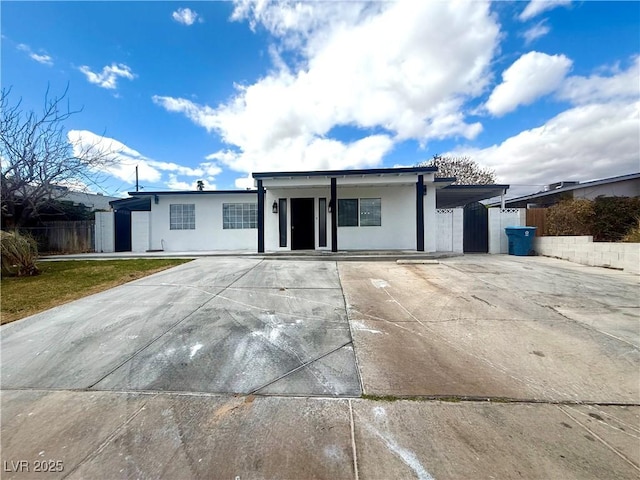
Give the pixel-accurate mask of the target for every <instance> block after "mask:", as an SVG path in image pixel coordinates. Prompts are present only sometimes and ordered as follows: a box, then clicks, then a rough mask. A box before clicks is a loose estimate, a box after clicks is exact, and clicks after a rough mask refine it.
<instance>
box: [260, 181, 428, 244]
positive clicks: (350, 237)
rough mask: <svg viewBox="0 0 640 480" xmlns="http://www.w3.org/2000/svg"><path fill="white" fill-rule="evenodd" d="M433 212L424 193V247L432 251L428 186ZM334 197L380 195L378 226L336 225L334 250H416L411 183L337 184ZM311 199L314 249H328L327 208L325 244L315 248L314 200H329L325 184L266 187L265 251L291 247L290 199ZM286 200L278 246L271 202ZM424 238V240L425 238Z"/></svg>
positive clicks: (275, 218) (274, 216)
mask: <svg viewBox="0 0 640 480" xmlns="http://www.w3.org/2000/svg"><path fill="white" fill-rule="evenodd" d="M432 192H433V193H432V196H433V201H432V203H433V212H432V215H430V216H431V217H432V218H431V221H430V222H429V217H430V216H429V214H428V213H427V208H428V207H427V205H428V201H427V197H428V195H427V196H425V250H426V245H427V242H428V241H431V237H432V238H433V241H431V243H432V244H433V246H432V249H431V250H427V251H435V238H436V218H435V190H433V189H432ZM337 194H338V199H347V198H380V200H381V201H380V204H381V209H382V213H381V225H380V226H368V227H360V226H358V227H338V250H384V249H391V250H395V249H402V250H415V249H416V187H415V185H397V186H362V187H355V186H340V185H338V191H337ZM292 198H313V199H314V236H315V246H316V249H317V250H330V249H331V214H330V213H329V212H328V211H327V245H326V247H319V246H318V245H319V242H318V233H319V232H318V231H319V229H318V218H319V212H318V203H319V202H318V199H319V198H326V199H327V204H328V203H329V201H330V199H331V191H330V188H329V187H315V188H273V187H272V188H269V189H268V190H266V194H265V250H266V251H281V250H291V199H292ZM280 199H286V200H287V246H286V247H280V246H279V238H280V237H279V223H278V222H279V214H274V213H273V212H272V205H273V202H274V201H275V202H278V201H279V200H280ZM427 239H428V240H427Z"/></svg>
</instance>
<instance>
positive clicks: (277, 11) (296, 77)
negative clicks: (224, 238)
mask: <svg viewBox="0 0 640 480" xmlns="http://www.w3.org/2000/svg"><path fill="white" fill-rule="evenodd" d="M236 5H237V7H236V10H235V12H234V14H233V17H232V18H233V19H236V20H244V19H248V20H249V22H250V24H251V26H252V27H253V28H256V27H258V26H262V27H264V28H266V29H267V30H268V31H269V32H270V33H271V34H272V35H273V36H274V37H275V38H276V40H277V42H278V43H277V44H276V45H275V46H272V48H271V49H270V52H271V58H272V59H273V61H274V66H275V69H274V71H272V72H270V73H269V74H267V75H266V76H264V77H263V78H261V79H260V80H258V81H256V82H255V83H253V84H250V85H237V86H236V88H237V91H236V94H235V96H234V97H233V98H232V99H231V100H230V101H228V102H227V103H225V104H222V105H219V106H217V107H210V106H206V105H199V104H196V103H194V102H192V101H191V100H189V99H186V98H174V97H170V96H154V97H153V101H154V102H155V103H157V104H158V105H160V106H162V107H163V108H165V109H166V110H168V111H172V112H180V113H182V114H184V115H185V116H187V117H188V118H189V119H191V121H193V122H194V123H196V124H197V125H200V126H202V127H204V128H206V129H207V130H208V131H212V132H215V133H217V134H219V135H220V136H221V138H222V140H223V141H224V142H225V143H226V144H227V145H228V148H226V149H224V150H221V151H219V152H215V154H214V155H215V157H212V158H215V159H216V160H219V161H220V162H221V163H223V164H225V165H228V166H229V167H230V168H232V169H234V170H236V171H240V172H245V173H248V172H252V171H266V170H301V169H317V168H355V167H369V166H375V165H379V164H380V163H381V161H382V157H383V156H384V155H385V154H386V153H387V152H389V151H390V150H391V149H392V148H393V145H394V144H395V143H397V142H400V141H403V140H406V139H415V140H417V141H418V142H420V143H421V144H425V143H426V142H428V141H429V140H432V139H440V138H446V137H451V136H460V137H464V138H473V137H474V136H476V135H477V134H478V133H479V132H480V131H481V129H482V127H481V125H480V124H479V123H468V122H467V121H466V119H465V115H464V112H463V108H464V105H465V102H466V101H467V100H469V99H470V98H473V97H474V96H477V95H480V94H481V93H482V92H483V91H484V89H485V88H486V86H487V84H488V82H489V81H490V79H491V75H490V71H489V68H490V62H491V59H492V57H493V54H494V51H495V49H496V47H497V43H498V40H499V27H498V25H497V23H496V19H495V18H494V17H493V15H492V14H491V12H490V8H489V5H488V4H487V3H484V2H461V3H455V4H451V3H449V2H400V3H387V2H373V3H354V2H316V3H314V2H310V3H295V4H289V3H285V4H283V3H279V2H268V1H267V2H257V3H256V2H248V1H246V2H245V1H242V2H238V3H237V4H236ZM425 25H447V36H448V37H450V38H455V39H456V41H455V42H449V43H447V47H446V48H443V43H442V31H441V30H440V29H438V28H425ZM389 32H394V34H393V35H390V34H389ZM286 50H288V51H289V52H288V53H289V54H288V55H281V53H283V52H285V51H286ZM291 58H293V59H294V60H288V64H287V63H285V60H284V59H291ZM340 126H346V127H353V128H355V129H359V130H356V132H357V131H360V132H361V135H360V138H359V139H356V140H354V141H351V142H348V143H347V142H341V141H339V140H337V139H335V138H332V132H331V130H332V129H333V128H334V127H340Z"/></svg>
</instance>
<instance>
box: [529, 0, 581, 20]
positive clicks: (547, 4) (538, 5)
mask: <svg viewBox="0 0 640 480" xmlns="http://www.w3.org/2000/svg"><path fill="white" fill-rule="evenodd" d="M570 3H571V0H531V1H530V2H529V3H528V4H527V6H526V7H525V9H524V10H523V11H522V13H521V14H520V15H519V16H518V18H519V19H520V21H522V22H525V21H527V20H530V19H532V18H533V17H536V16H537V15H540V14H541V13H542V12H546V11H548V10H552V9H554V8H556V7H560V6H563V5H569V4H570Z"/></svg>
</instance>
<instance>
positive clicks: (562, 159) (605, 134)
mask: <svg viewBox="0 0 640 480" xmlns="http://www.w3.org/2000/svg"><path fill="white" fill-rule="evenodd" d="M599 70H602V69H599ZM609 71H610V72H611V75H609V76H606V77H604V76H601V75H592V76H590V77H580V76H574V77H569V78H567V79H566V80H565V82H564V84H563V85H562V86H561V87H560V88H559V90H558V92H557V94H556V95H557V96H558V97H560V98H562V99H565V100H569V101H570V102H572V103H573V105H574V106H573V107H571V108H569V109H568V110H565V111H564V112H562V113H560V114H558V115H556V116H555V117H553V118H551V119H550V120H548V121H547V122H545V123H544V124H543V125H540V126H538V127H535V128H531V129H529V130H525V131H523V132H520V133H519V134H517V135H514V136H512V137H510V138H507V139H506V140H504V141H503V142H501V143H500V144H496V145H492V146H490V147H487V148H482V149H478V148H465V147H460V148H457V149H456V150H454V151H452V152H448V154H451V155H469V156H470V157H471V158H473V159H474V160H476V161H477V162H478V163H479V164H481V165H482V166H484V167H489V168H493V169H495V171H496V174H497V176H498V181H499V182H502V183H508V184H511V185H512V188H511V189H510V194H509V196H517V195H524V194H527V193H533V192H535V191H538V190H540V189H541V187H542V186H543V185H546V184H549V183H552V182H555V181H561V180H578V181H585V180H592V179H598V178H606V177H611V176H616V175H623V174H628V173H632V172H638V171H640V150H639V148H638V146H639V145H640V130H639V129H638V125H639V123H640V85H639V83H638V78H639V77H640V58H639V57H634V58H633V59H632V61H631V64H630V65H629V67H628V69H627V70H620V69H619V68H614V69H613V70H612V69H609ZM535 186H538V187H537V188H536V187H535Z"/></svg>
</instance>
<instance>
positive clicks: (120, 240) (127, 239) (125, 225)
mask: <svg viewBox="0 0 640 480" xmlns="http://www.w3.org/2000/svg"><path fill="white" fill-rule="evenodd" d="M114 223H115V230H116V231H115V234H116V239H115V250H116V252H130V251H131V210H116V211H115V213H114Z"/></svg>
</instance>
